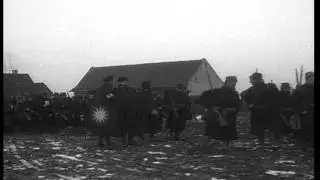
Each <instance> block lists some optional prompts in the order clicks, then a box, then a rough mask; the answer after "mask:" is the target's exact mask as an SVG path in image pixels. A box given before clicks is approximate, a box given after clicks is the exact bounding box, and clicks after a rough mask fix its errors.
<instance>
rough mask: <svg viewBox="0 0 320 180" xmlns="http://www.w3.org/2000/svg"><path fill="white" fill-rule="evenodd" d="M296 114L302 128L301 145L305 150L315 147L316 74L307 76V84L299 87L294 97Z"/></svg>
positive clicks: (308, 73) (300, 133)
mask: <svg viewBox="0 0 320 180" xmlns="http://www.w3.org/2000/svg"><path fill="white" fill-rule="evenodd" d="M293 98H294V113H295V115H296V117H298V119H299V121H300V124H301V128H300V130H299V135H298V137H299V143H300V145H301V146H302V148H303V149H306V148H307V147H308V146H309V147H313V146H314V145H313V143H314V73H313V72H307V73H306V74H305V84H304V85H302V86H301V87H298V88H297V89H296V90H295V92H294V95H293Z"/></svg>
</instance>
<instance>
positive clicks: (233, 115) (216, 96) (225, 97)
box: [205, 87, 240, 140]
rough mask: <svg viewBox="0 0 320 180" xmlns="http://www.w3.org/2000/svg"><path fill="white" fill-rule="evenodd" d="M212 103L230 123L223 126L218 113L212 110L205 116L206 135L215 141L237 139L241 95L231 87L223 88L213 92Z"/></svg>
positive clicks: (211, 95)
mask: <svg viewBox="0 0 320 180" xmlns="http://www.w3.org/2000/svg"><path fill="white" fill-rule="evenodd" d="M209 97H210V101H211V102H212V104H213V106H214V107H215V108H218V112H219V113H220V114H221V115H222V117H223V118H224V119H225V120H226V121H227V122H228V125H227V126H221V125H220V121H219V119H218V118H219V116H218V113H216V112H214V111H213V109H212V108H210V109H209V110H208V111H207V113H206V114H205V121H206V132H205V134H206V135H207V136H209V137H211V138H214V139H220V140H234V139H236V138H237V125H236V120H237V114H238V112H239V103H240V98H239V93H238V92H237V91H236V90H234V89H231V88H229V87H222V88H220V89H215V90H213V91H211V94H210V96H209Z"/></svg>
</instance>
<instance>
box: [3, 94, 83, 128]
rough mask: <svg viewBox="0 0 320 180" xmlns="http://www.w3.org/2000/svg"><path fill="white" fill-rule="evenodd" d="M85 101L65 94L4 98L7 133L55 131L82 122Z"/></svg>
mask: <svg viewBox="0 0 320 180" xmlns="http://www.w3.org/2000/svg"><path fill="white" fill-rule="evenodd" d="M84 109H85V101H84V100H82V99H78V98H70V97H66V96H63V95H61V94H58V95H54V96H48V95H37V96H35V95H28V96H19V97H10V98H4V101H3V110H4V121H3V123H4V124H3V125H4V126H3V127H4V132H5V133H26V132H27V133H55V132H58V131H59V130H60V129H63V128H65V127H67V126H81V125H82V124H83V121H81V111H83V110H84Z"/></svg>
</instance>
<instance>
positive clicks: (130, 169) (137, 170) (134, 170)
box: [126, 168, 141, 173]
mask: <svg viewBox="0 0 320 180" xmlns="http://www.w3.org/2000/svg"><path fill="white" fill-rule="evenodd" d="M126 169H127V170H128V171H132V172H138V173H141V171H140V170H139V169H137V168H126Z"/></svg>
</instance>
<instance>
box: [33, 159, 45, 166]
mask: <svg viewBox="0 0 320 180" xmlns="http://www.w3.org/2000/svg"><path fill="white" fill-rule="evenodd" d="M32 161H33V163H35V164H37V165H38V166H43V165H44V164H42V163H40V162H39V161H37V160H32Z"/></svg>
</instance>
